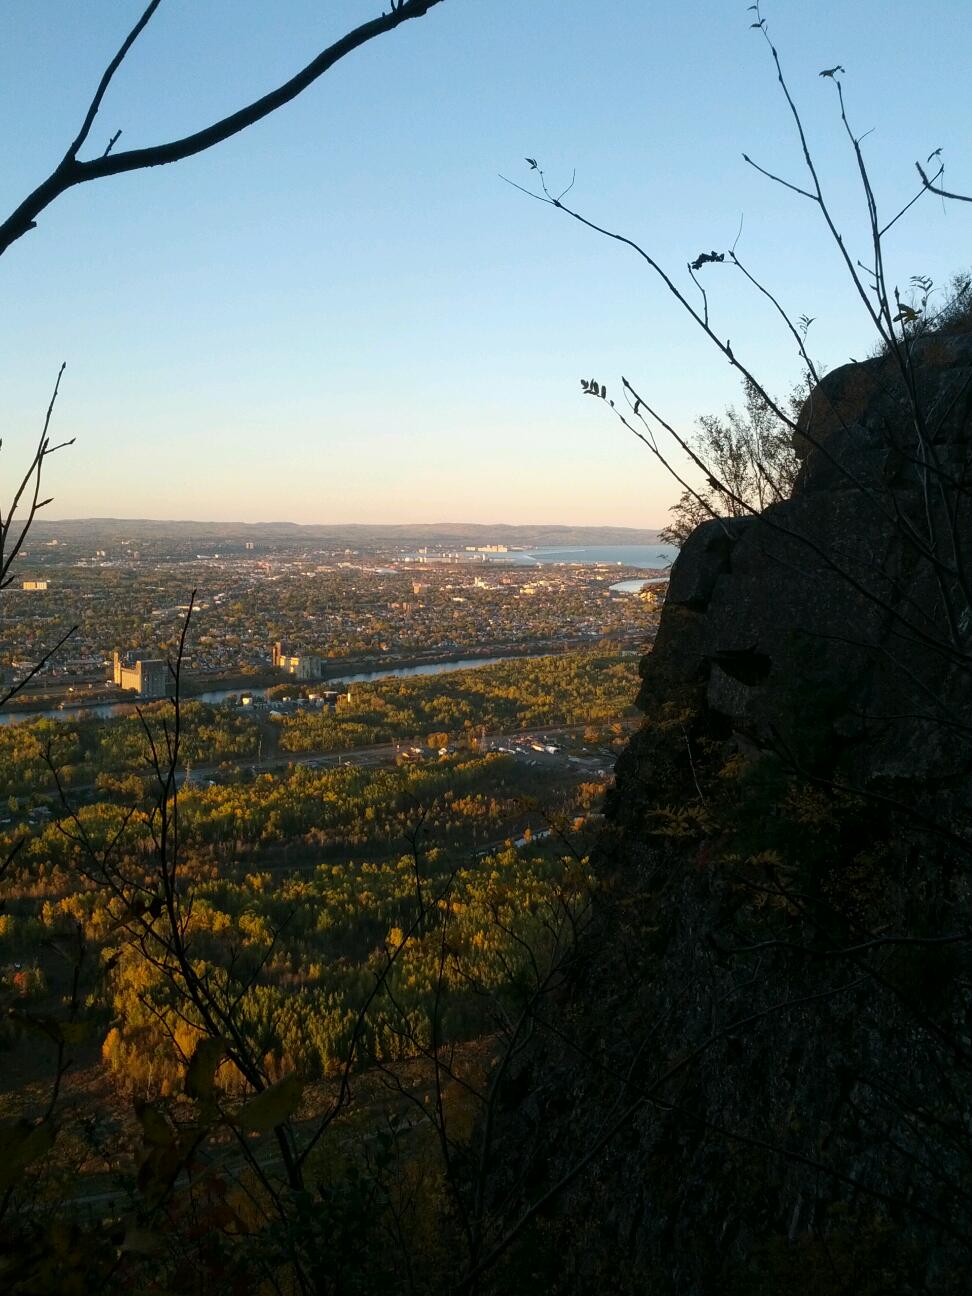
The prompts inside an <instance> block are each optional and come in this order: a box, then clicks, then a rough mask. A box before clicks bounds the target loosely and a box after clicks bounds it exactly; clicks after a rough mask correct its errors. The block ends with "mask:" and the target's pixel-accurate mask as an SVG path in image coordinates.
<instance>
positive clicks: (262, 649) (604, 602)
mask: <svg viewBox="0 0 972 1296" xmlns="http://www.w3.org/2000/svg"><path fill="white" fill-rule="evenodd" d="M250 543H252V542H250V541H247V543H246V546H244V545H243V544H242V543H241V544H239V545H238V546H236V548H235V550H234V549H230V550H228V551H226V550H224V549H223V548H222V546H220V548H219V552H218V553H217V552H211V553H208V554H207V553H201V552H200V551H199V545H198V542H195V543H193V544H192V545H191V546H190V545H189V543H188V541H187V542H180V543H178V544H177V543H175V542H169V541H164V542H163V541H161V540H159V541H155V540H153V541H147V540H144V539H143V540H142V541H140V542H138V544H137V545H136V542H135V541H133V540H132V539H119V540H116V541H113V543H112V544H111V546H110V547H108V548H105V547H101V548H98V549H95V548H94V547H93V546H91V545H90V544H89V546H88V547H87V548H86V547H85V546H84V544H83V542H81V541H77V542H74V541H72V542H71V543H62V544H60V545H59V546H58V548H57V549H54V550H49V549H48V548H47V547H46V546H45V548H44V550H43V551H40V550H35V551H34V552H33V553H32V554H31V555H30V558H29V566H28V567H27V571H26V573H25V575H24V577H23V580H22V585H23V587H24V588H25V589H29V590H30V593H29V594H24V595H22V596H21V597H18V598H17V599H15V600H7V601H4V602H3V605H2V606H0V669H6V670H7V671H8V672H9V673H11V674H12V675H13V676H17V675H18V674H20V673H22V672H23V671H24V670H26V669H30V668H31V666H32V665H33V664H35V663H36V662H37V661H38V660H40V659H41V658H42V657H44V655H45V653H46V652H47V651H48V650H49V649H50V647H51V646H52V644H55V643H57V641H58V640H59V639H60V638H61V637H62V636H63V635H64V634H65V632H66V631H67V630H69V629H70V628H71V627H72V626H74V627H76V629H75V630H74V632H73V633H72V634H71V635H70V636H69V637H68V638H67V640H66V642H65V643H64V645H63V647H62V648H61V649H60V650H59V651H58V653H57V654H56V655H55V656H54V657H52V658H51V660H50V661H49V662H48V663H47V665H46V666H45V668H44V671H43V673H42V676H40V677H38V683H39V684H41V683H44V684H65V685H68V684H69V685H72V686H76V685H77V684H79V683H81V682H91V684H92V686H93V687H98V686H101V687H103V686H104V682H105V680H106V678H109V677H110V678H111V679H112V680H113V682H114V684H115V685H116V686H117V687H119V688H124V689H125V690H126V691H131V692H133V693H137V694H138V695H139V696H141V697H153V696H164V694H165V692H166V689H167V685H168V680H167V667H166V665H165V662H164V660H163V657H164V654H165V652H168V653H169V654H170V655H171V653H172V650H173V644H174V643H176V642H177V641H178V639H179V635H180V633H181V630H182V628H183V626H184V624H185V621H186V618H187V616H190V611H189V608H188V604H187V594H188V591H189V590H191V589H196V590H197V595H196V598H195V600H194V603H193V607H192V611H191V621H192V626H191V630H190V633H189V635H188V637H187V644H188V652H189V658H188V660H187V661H186V667H187V669H188V670H189V671H190V672H191V674H192V675H193V676H194V677H196V678H197V679H198V678H200V677H207V676H208V677H211V678H215V677H219V678H226V677H227V676H238V675H244V676H246V675H249V676H252V677H253V680H254V683H256V682H257V678H258V677H262V678H263V679H264V680H265V679H266V677H267V675H268V673H269V672H270V671H271V670H273V671H274V672H275V673H278V675H280V676H281V677H286V678H289V679H293V680H294V681H299V682H301V683H306V682H309V681H314V680H320V679H321V678H323V677H324V676H325V675H327V674H328V673H333V672H329V669H328V668H329V667H332V666H334V665H335V664H337V663H340V664H341V665H342V666H347V667H350V668H353V667H354V666H355V665H356V664H357V663H360V666H358V667H357V669H362V670H372V669H376V668H377V667H378V666H379V665H380V664H381V663H383V662H386V661H395V662H396V663H402V662H415V663H416V664H421V663H423V662H425V661H436V660H441V659H442V658H443V657H451V658H456V657H460V656H467V655H468V656H469V657H477V656H482V655H491V654H500V653H508V652H531V653H532V652H551V651H557V650H558V649H560V648H563V647H566V646H582V645H584V644H589V643H596V642H597V641H598V640H600V639H605V640H610V641H612V642H614V643H615V644H617V645H618V646H619V647H621V646H623V647H632V648H640V647H643V646H644V644H645V643H646V642H648V641H649V640H650V638H651V637H652V634H653V631H654V623H655V621H656V620H657V611H656V610H655V609H653V608H651V607H650V606H649V605H648V603H647V601H646V602H642V601H640V600H639V599H638V598H637V597H632V596H631V595H632V593H633V592H634V591H632V590H624V591H622V590H621V589H620V588H619V587H618V586H619V581H620V582H622V583H623V581H624V578H625V577H628V578H634V577H636V576H638V575H639V574H640V573H639V572H637V571H636V570H633V569H630V568H619V567H617V566H611V567H607V566H601V567H598V566H595V565H593V564H591V565H573V566H571V565H567V564H563V565H545V566H537V565H535V564H531V565H527V564H525V563H524V564H523V565H519V564H517V563H516V562H514V561H512V559H513V557H515V555H512V551H510V550H508V549H507V546H505V545H500V544H497V545H483V546H476V547H475V548H474V549H470V550H469V551H465V552H462V553H454V552H447V551H445V550H444V549H438V550H436V549H433V548H431V547H430V548H429V549H428V550H427V551H426V552H425V553H421V554H416V553H415V552H414V551H413V552H407V551H406V550H405V549H404V548H402V549H399V550H389V549H383V550H381V551H380V552H379V551H376V552H373V553H364V552H362V553H353V552H347V551H346V550H345V549H340V550H338V549H336V548H335V549H332V550H327V549H324V548H320V549H317V548H314V549H310V548H307V547H306V546H298V545H296V544H293V545H288V544H286V543H284V542H281V543H280V544H279V545H277V546H273V545H270V544H261V545H260V546H259V548H258V550H253V549H250V548H249V547H248V546H249V544H250ZM101 544H102V545H104V541H102V542H101ZM214 549H215V546H214ZM470 557H473V558H474V561H473V562H470V561H469V559H470ZM416 558H419V559H425V560H427V561H424V562H416ZM483 558H486V559H488V558H495V559H497V561H494V562H490V561H486V562H482V561H480V560H481V559H483ZM507 558H509V559H510V561H503V560H504V559H507ZM140 644H143V645H144V644H161V645H163V646H164V647H163V649H162V650H161V651H144V650H143V651H140V652H134V653H121V652H120V653H119V657H118V659H117V660H116V659H115V658H114V657H113V651H112V650H113V648H114V647H115V646H118V645H140Z"/></svg>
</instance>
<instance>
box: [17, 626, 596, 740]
mask: <svg viewBox="0 0 972 1296" xmlns="http://www.w3.org/2000/svg"><path fill="white" fill-rule="evenodd" d="M593 646H594V645H593V644H592V643H591V642H590V641H589V640H559V641H557V642H552V641H548V640H542V641H537V642H536V643H533V644H513V645H495V646H493V647H491V648H483V649H481V650H480V651H479V652H478V653H477V652H475V651H473V652H471V651H470V650H469V649H465V650H457V651H455V652H452V653H432V654H428V655H418V656H415V657H410V658H398V659H391V660H388V659H380V658H358V659H357V660H344V661H333V662H328V663H327V664H326V665H325V667H324V671H323V673H322V678H321V679H320V680H319V681H301V682H300V683H299V684H298V683H297V681H291V679H290V678H289V677H288V676H281V675H280V674H279V673H277V672H275V671H272V670H266V671H254V672H251V673H245V672H219V673H218V674H216V673H214V674H213V675H210V676H196V677H192V676H189V677H187V678H186V679H185V680H184V681H183V696H184V697H185V699H186V700H187V701H197V702H208V703H211V704H217V705H218V704H219V703H221V702H225V701H226V700H227V699H228V698H230V697H233V696H235V695H237V694H239V693H251V694H253V695H254V696H256V697H261V696H262V697H265V696H266V695H267V694H268V692H269V690H270V689H272V688H276V687H279V686H280V685H286V684H288V683H293V684H294V686H295V690H297V689H304V688H307V687H308V686H309V687H311V688H313V686H314V684H315V683H316V684H332V685H333V684H359V683H369V682H371V681H372V680H377V679H383V678H387V677H388V676H390V675H398V676H409V675H434V674H439V673H443V672H446V671H454V670H474V669H476V668H477V667H480V666H495V665H499V664H500V663H501V662H504V661H515V660H517V659H528V658H532V657H547V656H553V655H556V654H558V653H565V652H576V651H577V650H579V649H582V648H592V647H593ZM52 703H53V705H52ZM138 705H139V701H138V700H136V699H134V698H132V697H131V696H130V695H127V696H126V695H125V694H122V693H121V692H120V691H119V690H115V689H112V690H105V689H104V688H103V687H102V689H99V691H98V693H97V694H95V695H93V696H92V695H91V694H81V695H80V696H79V695H77V694H76V693H67V691H66V690H64V691H63V692H62V695H61V696H60V697H58V695H57V694H56V693H53V691H52V692H51V693H46V694H45V695H44V697H43V698H41V699H27V700H25V701H20V699H17V698H13V699H11V701H10V702H8V703H7V705H6V706H5V707H4V708H3V710H2V711H0V724H11V723H16V722H19V721H30V720H40V719H51V720H77V719H88V718H93V717H98V716H100V717H108V716H120V715H127V714H130V713H132V712H134V710H135V709H136V707H137V706H138Z"/></svg>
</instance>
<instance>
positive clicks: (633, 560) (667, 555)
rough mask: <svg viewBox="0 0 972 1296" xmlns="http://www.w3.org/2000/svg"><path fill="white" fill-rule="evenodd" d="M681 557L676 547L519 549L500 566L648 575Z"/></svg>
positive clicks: (500, 556)
mask: <svg viewBox="0 0 972 1296" xmlns="http://www.w3.org/2000/svg"><path fill="white" fill-rule="evenodd" d="M677 556H678V549H677V548H676V546H675V545H663V544H657V545H587V546H583V547H581V548H576V549H569V548H564V549H559V548H558V549H517V550H514V552H513V553H508V554H498V555H497V556H496V557H495V561H496V562H512V563H517V564H518V565H521V566H528V565H529V566H533V565H538V566H544V565H547V564H550V563H587V564H594V563H616V564H618V565H619V566H624V567H643V568H645V570H647V571H657V570H658V569H659V568H664V567H670V566H671V564H672V563H673V562H674V561H675V559H676V557H677Z"/></svg>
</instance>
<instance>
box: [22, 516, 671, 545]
mask: <svg viewBox="0 0 972 1296" xmlns="http://www.w3.org/2000/svg"><path fill="white" fill-rule="evenodd" d="M33 534H34V536H35V537H37V538H38V539H54V538H57V539H59V540H63V541H70V540H79V541H83V540H92V541H93V540H96V539H100V540H111V539H114V538H119V537H124V538H125V539H132V540H187V539H190V538H192V539H198V540H203V539H205V540H223V541H231V540H262V541H273V540H283V541H286V540H290V541H295V542H297V543H301V542H311V541H320V542H324V543H331V544H336V545H347V546H349V547H352V548H354V547H358V546H380V545H410V544H415V545H419V544H436V545H474V544H506V545H511V546H514V545H516V546H521V547H523V548H528V549H529V548H537V547H541V546H551V547H553V546H559V545H563V546H568V545H621V544H633V545H644V544H657V543H658V532H657V531H655V530H649V529H640V528H637V527H590V526H547V525H536V526H508V525H505V524H501V523H496V524H495V525H492V524H488V523H478V522H430V523H402V524H399V525H388V526H385V525H378V524H371V523H358V522H352V523H336V524H333V525H316V524H315V525H310V526H302V525H300V524H299V523H296V522H182V521H159V520H155V519H151V518H69V519H66V520H64V521H60V522H55V521H49V520H45V521H43V522H41V521H40V520H38V521H37V522H36V523H35V525H34V528H33Z"/></svg>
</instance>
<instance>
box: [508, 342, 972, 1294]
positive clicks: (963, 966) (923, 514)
mask: <svg viewBox="0 0 972 1296" xmlns="http://www.w3.org/2000/svg"><path fill="white" fill-rule="evenodd" d="M800 429H801V442H800V450H801V453H802V457H803V468H802V472H801V475H800V479H799V482H798V485H797V489H796V491H795V493H794V496H793V498H791V499H788V500H785V501H781V502H780V503H779V504H777V505H775V506H774V507H773V508H771V509H770V510H769V511H768V513H766V514H764V515H763V516H761V517H759V518H747V519H742V520H734V521H729V522H725V523H723V522H718V521H713V522H709V523H707V524H705V525H704V526H702V527H700V528H699V529H698V530H697V531H696V532H695V533H694V535H693V536H692V537H691V538H690V540H689V541H688V542H687V544H686V545H685V548H684V549H683V551H682V554H681V556H680V557H679V560H678V562H677V563H676V565H675V568H674V570H673V573H672V580H671V587H670V590H669V595H668V600H667V603H666V607H665V611H664V615H663V618H662V623H661V628H660V631H659V635H658V640H657V643H656V645H655V649H654V651H653V652H652V653H651V654H650V655H649V656H648V657H647V658H646V659H645V661H644V663H643V667H642V675H643V680H644V683H643V688H642V691H641V695H640V706H641V708H642V710H643V711H644V713H645V722H644V725H643V728H642V729H641V731H640V732H639V734H638V735H636V737H635V738H634V739H633V740H632V742H631V744H630V746H629V748H628V750H627V752H626V753H625V754H624V755H623V756H622V758H621V760H620V761H619V763H618V768H617V783H616V789H615V791H614V793H613V795H612V797H611V800H610V804H609V813H608V820H609V827H608V830H607V833H606V835H605V840H604V843H603V846H602V851H601V857H600V860H599V868H600V872H601V875H602V877H603V881H604V886H603V891H602V894H601V895H600V897H599V900H598V906H597V916H596V918H595V920H594V921H593V923H592V925H591V927H590V929H589V930H588V932H587V934H586V936H585V938H584V940H583V941H582V945H581V949H580V951H579V953H578V957H577V960H576V967H575V969H574V974H573V982H572V989H571V994H570V998H569V1001H568V1002H567V1003H566V1004H564V1005H561V1006H560V1007H558V1008H557V1010H556V1012H555V1013H553V1015H552V1020H551V1021H550V1022H548V1023H546V1026H547V1029H544V1028H543V1024H541V1029H539V1030H538V1033H537V1040H538V1042H537V1044H536V1045H535V1046H534V1048H533V1050H532V1052H531V1054H530V1060H529V1062H528V1063H525V1064H524V1066H523V1069H522V1071H521V1073H520V1076H519V1083H518V1085H513V1086H512V1088H513V1090H515V1093H516V1094H517V1095H518V1096H517V1097H515V1099H513V1098H511V1100H510V1102H509V1111H508V1114H507V1119H508V1122H509V1130H508V1137H509V1138H510V1139H511V1140H515V1145H516V1148H517V1165H518V1172H519V1179H517V1178H515V1177H513V1176H511V1174H510V1173H509V1166H507V1167H506V1169H505V1170H504V1169H503V1168H502V1167H501V1168H500V1170H499V1171H498V1174H497V1183H496V1192H497V1201H498V1200H499V1198H500V1196H501V1195H502V1194H503V1193H507V1192H509V1191H510V1190H511V1185H513V1195H514V1198H515V1200H516V1203H517V1209H518V1210H519V1211H521V1212H531V1211H533V1213H532V1214H531V1215H530V1223H529V1224H528V1225H527V1226H524V1227H523V1228H521V1229H520V1231H519V1233H518V1236H517V1242H516V1243H515V1245H514V1247H512V1248H511V1254H517V1255H518V1261H517V1263H519V1264H522V1263H525V1262H527V1261H528V1262H529V1263H532V1264H533V1265H534V1268H535V1272H536V1274H537V1282H538V1283H539V1285H540V1288H541V1289H542V1290H549V1291H551V1292H555V1291H563V1292H568V1291H577V1292H581V1291H601V1292H608V1291H610V1292H625V1293H627V1292H632V1293H633V1292H642V1291H651V1292H659V1293H663V1292H664V1293H668V1292H672V1293H675V1292H677V1293H680V1294H684V1296H690V1294H691V1296H702V1294H704V1293H710V1292H713V1293H714V1292H720V1293H721V1292H730V1293H731V1292H738V1293H750V1292H777V1291H779V1292H800V1293H807V1294H809V1293H843V1292H855V1293H857V1292H874V1293H878V1292H881V1293H883V1292H928V1291H936V1292H946V1291H964V1290H967V1286H966V1283H967V1279H968V1272H969V1269H968V1265H969V1260H970V1255H972V1248H970V1243H972V1212H970V1209H969V1204H970V1199H972V1143H970V1134H969V1131H970V1129H972V1125H970V1117H972V1070H970V1064H972V1046H970V1034H972V1019H970V1006H972V1005H970V997H969V987H970V975H969V973H970V968H969V961H968V949H969V945H968V943H967V941H966V939H965V937H967V935H968V933H969V930H970V913H969V887H968V876H969V865H970V862H972V860H970V841H972V835H970V831H969V830H970V819H969V807H970V804H972V785H970V774H972V742H970V738H972V595H970V585H969V579H970V576H972V516H970V510H969V503H970V496H969V491H970V489H972V466H970V457H969V456H970V447H972V335H970V334H964V335H957V336H952V337H948V338H943V337H939V338H934V337H933V338H928V339H925V340H924V341H923V342H921V343H919V344H916V346H915V349H914V355H913V357H912V361H911V362H909V363H905V365H904V366H902V365H900V364H898V363H896V362H895V360H894V358H885V359H880V360H874V361H870V362H867V363H866V364H861V365H856V364H855V365H850V366H846V367H845V368H843V369H840V370H837V371H836V372H835V373H833V374H831V375H829V376H828V377H827V378H826V379H825V380H824V381H823V383H821V385H820V386H819V387H818V388H817V390H816V391H815V392H814V394H813V396H812V397H811V399H810V400H809V401H808V402H807V405H806V407H805V408H804V411H803V413H802V415H801V419H800ZM524 1095H526V1096H524ZM518 1183H519V1184H522V1187H516V1186H515V1185H517V1184H518ZM531 1203H532V1205H531ZM537 1203H542V1209H539V1210H534V1208H535V1207H536V1205H537ZM504 1211H505V1213H506V1215H507V1217H508V1219H510V1220H514V1219H515V1218H516V1209H514V1210H511V1209H510V1206H509V1203H507V1205H506V1206H505V1207H504ZM521 1217H522V1216H521ZM517 1247H519V1248H520V1251H519V1252H517Z"/></svg>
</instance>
